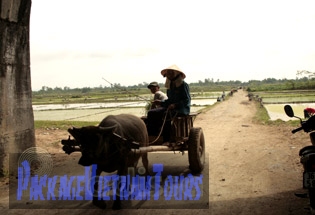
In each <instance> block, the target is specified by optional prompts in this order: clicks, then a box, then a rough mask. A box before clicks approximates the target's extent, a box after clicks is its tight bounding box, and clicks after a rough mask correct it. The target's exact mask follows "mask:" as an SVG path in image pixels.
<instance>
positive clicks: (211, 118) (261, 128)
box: [0, 90, 309, 215]
mask: <svg viewBox="0 0 315 215" xmlns="http://www.w3.org/2000/svg"><path fill="white" fill-rule="evenodd" d="M255 108H256V106H255V105H254V103H252V102H249V101H248V98H247V97H246V92H243V91H242V90H240V91H239V92H237V93H235V94H234V95H233V96H232V97H230V98H229V99H228V100H226V101H223V102H221V103H220V104H217V105H215V107H213V108H212V109H211V110H209V111H207V112H204V113H201V114H200V115H199V116H198V117H197V119H196V120H195V122H194V126H195V127H202V129H203V132H204V135H205V142H206V152H207V159H206V162H207V165H206V168H209V184H210V185H209V192H206V193H209V199H210V203H209V209H190V210H188V209H189V208H187V209H185V210H179V209H178V210H175V209H167V210H159V209H142V208H141V207H140V208H139V209H132V210H131V209H129V210H128V209H127V210H121V211H119V212H116V211H112V210H105V211H104V210H100V209H89V210H80V209H75V210H74V209H71V210H70V209H63V210H57V209H53V210H37V212H39V213H46V214H62V213H66V214H67V213H70V212H71V213H72V214H83V213H84V214H178V213H180V214H198V215H202V214H220V215H222V214H223V215H224V214H229V215H230V214H243V215H253V214H281V215H282V214H293V215H297V214H309V211H308V210H305V209H304V207H307V206H308V201H307V199H299V198H297V197H295V196H294V192H300V191H301V187H302V177H301V176H302V175H301V174H302V167H301V165H300V164H299V157H298V151H299V149H300V148H301V147H302V146H304V145H307V144H309V142H308V137H307V135H306V134H304V133H302V132H300V133H297V134H294V135H292V134H291V132H290V131H291V129H292V128H290V127H287V126H280V127H279V126H266V125H260V124H257V123H255V122H254V121H253V116H254V114H255V111H256V109H255ZM67 135H68V134H67V132H66V131H62V130H36V138H37V145H38V146H40V147H43V148H46V149H47V150H48V151H49V152H50V153H52V154H55V153H58V152H61V151H60V146H59V145H58V143H59V142H60V139H64V138H65V137H67ZM72 159H74V158H72ZM66 160H70V161H71V159H69V158H66V156H65V157H64V158H60V157H59V158H58V160H55V164H56V165H63V164H62V163H63V162H65V161H66ZM73 162H75V161H73ZM185 165H186V164H185ZM3 182H5V180H2V185H1V193H2V194H1V201H0V209H1V210H0V213H1V214H7V213H12V214H32V213H34V212H32V211H31V210H21V209H20V210H12V209H10V210H8V195H7V193H8V184H6V183H3Z"/></svg>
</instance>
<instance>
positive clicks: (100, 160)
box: [68, 114, 149, 209]
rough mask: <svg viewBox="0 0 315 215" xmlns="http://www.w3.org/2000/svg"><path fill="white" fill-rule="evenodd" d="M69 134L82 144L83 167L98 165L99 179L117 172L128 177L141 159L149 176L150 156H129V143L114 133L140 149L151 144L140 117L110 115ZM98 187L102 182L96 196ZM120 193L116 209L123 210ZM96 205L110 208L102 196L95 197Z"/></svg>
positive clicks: (115, 205)
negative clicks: (102, 175)
mask: <svg viewBox="0 0 315 215" xmlns="http://www.w3.org/2000/svg"><path fill="white" fill-rule="evenodd" d="M68 132H69V133H70V134H71V135H72V136H73V137H74V139H75V141H76V142H77V144H78V145H80V148H81V153H82V157H81V158H80V160H79V164H80V165H83V166H90V165H92V164H97V170H96V176H99V175H100V174H101V172H102V171H104V172H114V171H116V170H117V174H118V175H126V174H127V169H128V167H135V166H137V163H138V160H139V158H140V156H141V157H142V163H143V166H144V168H145V169H146V171H147V173H148V158H147V154H141V155H140V154H133V153H129V149H128V144H127V143H126V141H122V140H121V139H119V138H117V136H115V135H114V134H113V133H115V134H118V135H119V136H121V137H122V138H124V139H126V140H128V141H134V142H137V143H139V144H140V146H146V145H148V143H149V140H148V134H147V129H146V126H145V124H144V122H143V121H142V120H141V119H140V118H138V117H136V116H133V115H130V114H120V115H115V116H114V115H109V116H107V117H106V118H104V119H103V120H102V122H101V123H100V124H99V125H98V126H86V127H81V128H71V129H68ZM128 141H127V142H128ZM97 188H98V181H96V183H95V185H94V193H95V192H97ZM118 189H119V188H118ZM116 193H117V194H116V200H115V201H114V204H113V207H112V208H113V209H120V208H121V203H120V197H119V196H118V192H116ZM93 204H95V205H96V206H98V207H102V208H104V207H106V204H105V202H104V201H99V200H98V197H93Z"/></svg>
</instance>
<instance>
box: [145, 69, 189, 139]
mask: <svg viewBox="0 0 315 215" xmlns="http://www.w3.org/2000/svg"><path fill="white" fill-rule="evenodd" d="M161 74H162V75H163V76H164V77H166V81H165V87H166V89H167V91H166V93H167V97H168V99H166V100H164V101H159V100H156V101H154V103H155V105H159V106H161V108H158V109H152V110H150V111H148V115H147V129H148V134H149V135H153V136H155V135H157V134H158V133H159V132H160V129H161V127H162V125H163V119H165V117H166V121H165V123H164V127H163V142H169V141H170V138H171V119H172V118H174V117H178V116H187V115H189V113H190V105H191V97H190V89H189V86H188V84H187V83H186V82H185V81H184V79H185V78H186V75H185V74H184V73H183V72H182V71H181V70H180V69H179V68H178V67H177V66H176V65H172V66H170V67H168V68H166V69H163V70H162V71H161Z"/></svg>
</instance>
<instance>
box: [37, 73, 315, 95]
mask: <svg viewBox="0 0 315 215" xmlns="http://www.w3.org/2000/svg"><path fill="white" fill-rule="evenodd" d="M305 75H306V76H305ZM299 76H300V77H299ZM301 76H302V77H301ZM159 84H160V86H161V88H162V89H163V87H164V83H159ZM147 86H148V83H146V82H143V83H139V84H137V85H132V86H122V85H121V84H119V83H114V84H111V85H110V86H102V85H100V86H98V87H93V88H90V87H83V88H73V89H71V88H70V87H67V86H65V87H63V88H61V87H55V88H51V87H48V86H42V88H41V89H40V90H38V91H33V94H35V95H36V94H43V93H45V94H50V93H52V94H55V93H58V94H61V93H72V94H78V93H82V94H87V93H92V92H99V93H106V92H111V93H112V92H124V91H125V92H130V91H133V92H137V93H141V92H148V89H147ZM189 86H190V88H191V91H192V92H194V91H229V90H232V89H235V88H239V87H243V88H245V89H247V90H248V91H274V90H309V89H315V75H314V73H312V72H309V71H306V70H301V71H297V77H296V79H275V78H267V79H264V80H250V81H248V82H241V81H238V80H236V81H232V80H231V81H220V80H219V79H218V80H214V79H213V78H212V79H210V78H207V79H205V80H203V81H202V80H199V81H198V82H196V83H189Z"/></svg>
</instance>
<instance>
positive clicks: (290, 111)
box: [284, 105, 294, 117]
mask: <svg viewBox="0 0 315 215" xmlns="http://www.w3.org/2000/svg"><path fill="white" fill-rule="evenodd" d="M284 111H285V113H286V114H287V116H288V117H294V112H293V109H292V107H291V106H290V105H285V106H284Z"/></svg>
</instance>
